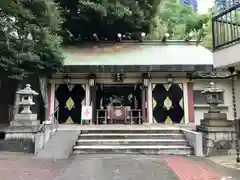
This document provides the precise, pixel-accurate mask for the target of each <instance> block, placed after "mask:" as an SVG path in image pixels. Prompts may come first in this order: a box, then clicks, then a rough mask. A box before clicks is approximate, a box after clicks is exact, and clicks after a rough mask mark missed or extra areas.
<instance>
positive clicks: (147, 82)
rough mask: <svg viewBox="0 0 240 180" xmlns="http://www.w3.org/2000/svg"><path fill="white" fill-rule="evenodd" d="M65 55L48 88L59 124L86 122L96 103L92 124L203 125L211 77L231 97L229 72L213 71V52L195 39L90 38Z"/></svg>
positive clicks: (229, 110) (49, 104)
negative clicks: (84, 112)
mask: <svg viewBox="0 0 240 180" xmlns="http://www.w3.org/2000/svg"><path fill="white" fill-rule="evenodd" d="M64 56H65V60H64V72H63V73H56V74H53V75H52V77H51V78H50V79H49V84H50V86H49V88H48V89H49V90H48V110H49V112H48V113H49V115H50V114H52V113H53V112H54V111H55V109H56V108H58V110H59V116H58V122H59V123H60V124H66V123H67V124H81V119H82V117H81V116H82V113H81V112H82V107H83V106H91V107H92V113H91V116H92V120H91V123H92V124H142V123H164V124H173V123H176V124H178V123H182V124H188V123H196V124H199V122H200V119H201V118H202V115H203V112H204V111H206V110H207V108H208V105H207V104H206V102H205V100H204V97H203V96H202V94H201V91H202V90H204V88H206V86H208V85H209V81H211V79H214V81H217V85H218V84H219V85H220V86H222V87H223V88H224V89H227V90H226V92H225V94H224V95H223V98H224V97H230V96H231V91H230V90H229V91H228V89H229V88H230V84H229V85H228V82H227V80H221V77H220V76H227V72H222V73H219V72H216V71H213V57H212V52H211V51H209V50H208V49H206V48H204V47H202V46H200V45H196V42H192V41H189V42H186V41H167V42H161V41H142V42H139V41H136V42H133V41H131V42H129V41H128V42H125V41H123V42H118V43H116V42H113V43H111V42H96V43H88V44H86V43H85V44H81V45H75V46H70V47H66V48H65V49H64ZM218 82H220V83H218ZM228 93H229V95H228ZM225 102H226V104H231V98H225ZM222 108H223V110H224V111H226V112H227V113H228V114H229V116H231V114H232V111H231V107H228V106H227V105H226V107H225V106H224V105H223V107H222Z"/></svg>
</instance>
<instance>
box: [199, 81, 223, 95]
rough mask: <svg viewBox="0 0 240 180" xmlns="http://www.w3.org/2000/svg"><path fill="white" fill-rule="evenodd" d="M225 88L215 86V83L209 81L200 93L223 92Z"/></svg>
mask: <svg viewBox="0 0 240 180" xmlns="http://www.w3.org/2000/svg"><path fill="white" fill-rule="evenodd" d="M224 91H225V90H224V89H220V88H218V87H217V86H216V83H215V82H210V86H209V87H208V88H207V89H205V90H203V91H202V92H201V93H202V94H207V93H222V92H224Z"/></svg>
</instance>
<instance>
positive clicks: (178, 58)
mask: <svg viewBox="0 0 240 180" xmlns="http://www.w3.org/2000/svg"><path fill="white" fill-rule="evenodd" d="M64 56H65V61H64V65H66V66H78V65H79V66H83V65H189V64H190V65H212V64H213V56H212V52H211V51H209V50H207V49H206V48H204V47H202V46H196V45H195V44H187V43H185V44H183V43H181V44H176V43H175V44H156V43H155V44H143V43H115V44H109V43H105V44H97V45H88V46H71V47H66V48H65V51H64Z"/></svg>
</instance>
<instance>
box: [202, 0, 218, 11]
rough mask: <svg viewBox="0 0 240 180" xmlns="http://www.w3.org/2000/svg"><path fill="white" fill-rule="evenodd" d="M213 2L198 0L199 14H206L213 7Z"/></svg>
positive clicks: (210, 0)
mask: <svg viewBox="0 0 240 180" xmlns="http://www.w3.org/2000/svg"><path fill="white" fill-rule="evenodd" d="M213 2H214V1H213V0H198V12H199V13H206V12H207V11H208V9H209V8H211V7H212V6H213Z"/></svg>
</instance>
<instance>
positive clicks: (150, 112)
mask: <svg viewBox="0 0 240 180" xmlns="http://www.w3.org/2000/svg"><path fill="white" fill-rule="evenodd" d="M147 119H148V123H153V109H152V83H151V81H149V84H148V88H147Z"/></svg>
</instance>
